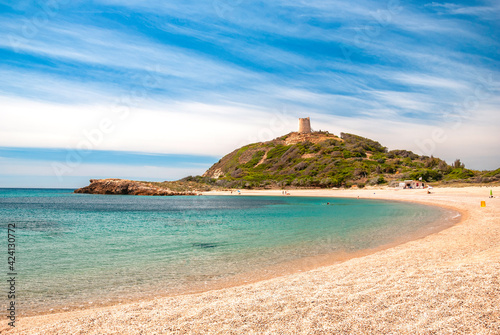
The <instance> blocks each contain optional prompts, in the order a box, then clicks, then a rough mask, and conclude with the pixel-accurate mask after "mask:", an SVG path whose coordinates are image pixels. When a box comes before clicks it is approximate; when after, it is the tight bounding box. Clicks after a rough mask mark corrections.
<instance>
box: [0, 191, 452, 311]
mask: <svg viewBox="0 0 500 335" xmlns="http://www.w3.org/2000/svg"><path fill="white" fill-rule="evenodd" d="M327 202H330V203H331V204H333V205H326V203H327ZM450 216H451V215H450V212H449V211H446V210H443V209H440V208H436V207H429V206H423V205H419V204H413V203H400V202H387V201H377V200H362V199H359V200H358V199H343V198H314V197H282V196H276V197H245V196H232V197H227V196H225V197H224V196H202V197H139V196H111V195H88V194H73V193H72V190H35V189H33V190H28V189H24V190H23V189H0V222H1V224H2V226H3V227H7V224H8V223H15V224H16V239H17V242H16V243H17V245H16V267H17V273H18V283H17V285H18V287H17V290H18V297H17V298H18V299H17V301H18V304H19V312H20V313H21V314H23V313H29V314H31V313H35V312H47V311H49V310H51V309H54V310H57V309H60V308H63V307H64V308H78V307H84V306H89V305H91V304H93V305H95V304H101V303H109V302H117V301H120V300H124V299H138V298H141V297H142V298H144V297H149V296H154V295H158V294H172V293H179V292H186V291H190V290H200V289H204V288H209V287H211V286H210V285H211V284H214V283H217V282H221V281H223V280H228V279H230V278H240V280H241V278H246V277H247V276H248V277H250V274H251V273H255V272H258V271H260V270H263V269H268V268H273V266H276V265H279V264H293V262H294V261H296V260H300V259H304V258H306V257H315V256H320V255H333V256H332V260H334V259H335V257H334V256H335V255H336V254H339V255H340V254H345V253H348V254H349V253H356V252H359V251H362V250H366V249H374V248H377V247H380V246H384V245H388V244H391V243H395V242H399V241H402V240H405V239H410V238H415V237H418V236H423V235H425V234H428V233H430V232H433V231H436V230H437V229H439V226H438V224H439V225H447V224H448V225H449V223H450V222H449V221H448V219H447V218H449V217H450ZM5 235H6V234H5ZM3 240H4V241H2V245H4V244H5V245H6V244H7V238H6V236H4V238H3ZM3 249H4V250H6V247H4V248H3ZM4 272H7V264H6V262H5V271H4Z"/></svg>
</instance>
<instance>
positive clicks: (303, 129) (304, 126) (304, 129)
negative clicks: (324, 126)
mask: <svg viewBox="0 0 500 335" xmlns="http://www.w3.org/2000/svg"><path fill="white" fill-rule="evenodd" d="M299 133H300V134H310V133H311V120H310V119H309V118H308V117H306V118H299Z"/></svg>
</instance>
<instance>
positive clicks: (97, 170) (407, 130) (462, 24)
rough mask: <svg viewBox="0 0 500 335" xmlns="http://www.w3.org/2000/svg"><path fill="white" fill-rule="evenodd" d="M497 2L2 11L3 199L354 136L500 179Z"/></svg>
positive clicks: (84, 4) (89, 5)
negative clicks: (285, 141) (275, 145)
mask: <svg viewBox="0 0 500 335" xmlns="http://www.w3.org/2000/svg"><path fill="white" fill-rule="evenodd" d="M499 18H500V2H498V1H455V2H453V3H451V2H423V1H404V2H403V1H401V2H400V1H397V0H389V1H366V0H360V1H356V2H350V1H330V0H323V1H318V0H309V1H304V0H286V1H284V0H274V1H272V0H271V1H265V2H261V1H247V0H210V1H191V0H184V1H175V2H174V1H171V2H167V1H156V0H150V1H139V0H120V1H118V0H95V1H78V0H77V1H69V0H49V1H44V4H42V3H41V2H35V1H23V0H19V1H4V0H0V187H67V188H74V187H82V186H85V185H86V184H88V180H89V179H91V178H110V177H116V178H127V179H136V180H152V181H153V180H154V181H162V180H176V179H179V178H182V177H184V176H188V175H198V174H202V173H203V172H204V171H205V170H206V169H208V168H209V167H210V166H211V165H212V164H213V163H215V162H217V161H218V160H219V159H220V157H222V156H223V155H225V154H227V153H229V152H231V151H233V150H234V149H236V148H238V147H241V146H243V145H245V144H249V143H253V142H258V141H266V140H270V139H273V138H276V137H278V136H280V135H283V134H286V133H289V132H291V131H296V130H297V127H298V120H297V119H298V118H299V117H308V116H309V117H311V126H312V128H313V129H314V130H328V131H330V132H332V133H334V134H336V135H339V134H340V133H341V132H347V133H354V134H357V135H361V136H364V137H368V138H371V139H374V140H377V141H379V142H380V143H382V145H385V146H387V147H388V148H389V149H390V150H391V149H407V150H412V151H414V152H415V153H418V154H423V155H428V156H430V155H434V156H436V157H440V158H442V159H445V160H446V161H447V162H448V163H452V162H453V161H454V160H455V159H457V158H460V159H461V161H462V162H463V163H465V165H466V167H468V168H471V169H476V170H492V169H496V168H498V167H500V150H499V143H500V94H499V92H500V67H499V65H500V23H499V22H500V20H499Z"/></svg>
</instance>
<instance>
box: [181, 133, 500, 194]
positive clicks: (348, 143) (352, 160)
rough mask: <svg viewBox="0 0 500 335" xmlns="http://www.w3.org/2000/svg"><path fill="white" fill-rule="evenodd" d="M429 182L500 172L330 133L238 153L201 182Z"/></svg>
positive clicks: (494, 177) (483, 179)
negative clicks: (474, 167) (449, 163)
mask: <svg viewBox="0 0 500 335" xmlns="http://www.w3.org/2000/svg"><path fill="white" fill-rule="evenodd" d="M419 178H422V181H425V182H440V183H453V182H455V181H460V182H462V183H463V182H470V183H488V182H499V181H500V169H498V170H495V171H485V172H480V171H473V170H469V169H467V168H465V166H464V164H462V163H461V162H460V160H456V161H455V162H454V163H453V164H452V165H448V164H447V163H446V162H445V161H443V160H441V159H439V158H436V157H432V156H431V157H427V156H419V155H417V154H415V153H413V152H411V151H407V150H391V151H388V150H387V148H386V147H384V146H382V145H381V144H380V143H379V142H377V141H373V140H370V139H368V138H364V137H361V136H357V135H353V134H347V133H341V135H340V137H337V136H335V135H333V134H330V133H328V132H315V133H311V134H299V133H290V134H287V135H285V136H282V137H279V138H277V139H274V140H272V141H268V142H261V143H254V144H249V145H246V146H244V147H242V148H240V149H237V150H235V151H233V152H231V153H230V154H228V155H226V156H224V157H223V158H222V159H221V160H219V162H217V163H216V164H214V165H213V166H212V167H211V168H210V169H209V170H208V171H207V172H206V173H205V174H204V175H203V176H202V177H200V176H198V177H187V178H184V179H183V181H196V182H201V183H206V184H209V185H213V186H218V187H227V188H273V187H280V188H283V187H351V186H353V185H357V186H358V187H364V186H365V185H380V184H387V183H391V182H392V184H393V185H395V184H397V183H396V181H400V180H405V179H414V180H416V179H419Z"/></svg>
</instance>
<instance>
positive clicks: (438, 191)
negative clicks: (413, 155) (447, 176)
mask: <svg viewBox="0 0 500 335" xmlns="http://www.w3.org/2000/svg"><path fill="white" fill-rule="evenodd" d="M490 189H493V195H495V196H496V197H495V198H492V199H491V198H488V196H489V192H490ZM432 191H433V193H432V194H427V190H415V189H414V190H393V189H360V190H353V189H351V190H300V191H299V190H290V191H289V192H290V193H291V196H329V197H358V196H359V197H360V198H365V199H387V200H398V201H413V202H419V203H423V204H429V205H436V206H443V207H447V208H453V209H456V210H458V211H460V212H461V213H462V220H461V222H460V223H458V224H456V225H454V226H452V227H450V228H447V229H445V230H443V231H441V232H439V233H436V234H433V235H429V236H426V237H425V238H421V239H418V240H414V241H411V242H407V243H404V244H401V245H398V246H395V247H392V248H389V249H385V250H381V251H378V252H375V253H373V254H370V255H366V256H363V257H358V258H353V259H350V260H347V261H345V262H342V263H339V264H335V265H329V266H324V267H320V268H317V269H313V270H310V271H305V272H298V273H294V274H290V275H286V276H281V277H277V278H272V279H268V280H263V281H259V282H256V283H252V284H246V285H242V286H236V287H229V288H225V289H219V290H212V291H207V292H203V293H197V294H189V295H180V296H175V297H163V298H156V299H153V300H148V301H140V302H134V303H128V304H122V305H115V306H109V307H102V308H96V309H87V310H82V311H72V312H66V313H58V314H50V315H41V316H33V317H25V318H20V319H18V320H17V321H16V327H15V328H11V327H9V326H8V325H7V319H6V318H4V321H3V322H2V324H1V326H0V330H1V332H2V333H8V334H30V335H33V334H500V308H499V306H500V187H494V188H487V187H467V188H435V189H433V190H432ZM206 194H229V192H225V193H224V192H222V193H217V192H209V193H206ZM242 194H244V195H281V191H279V190H277V191H247V190H242ZM233 196H236V195H233ZM481 201H486V207H481V206H480V203H481Z"/></svg>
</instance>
